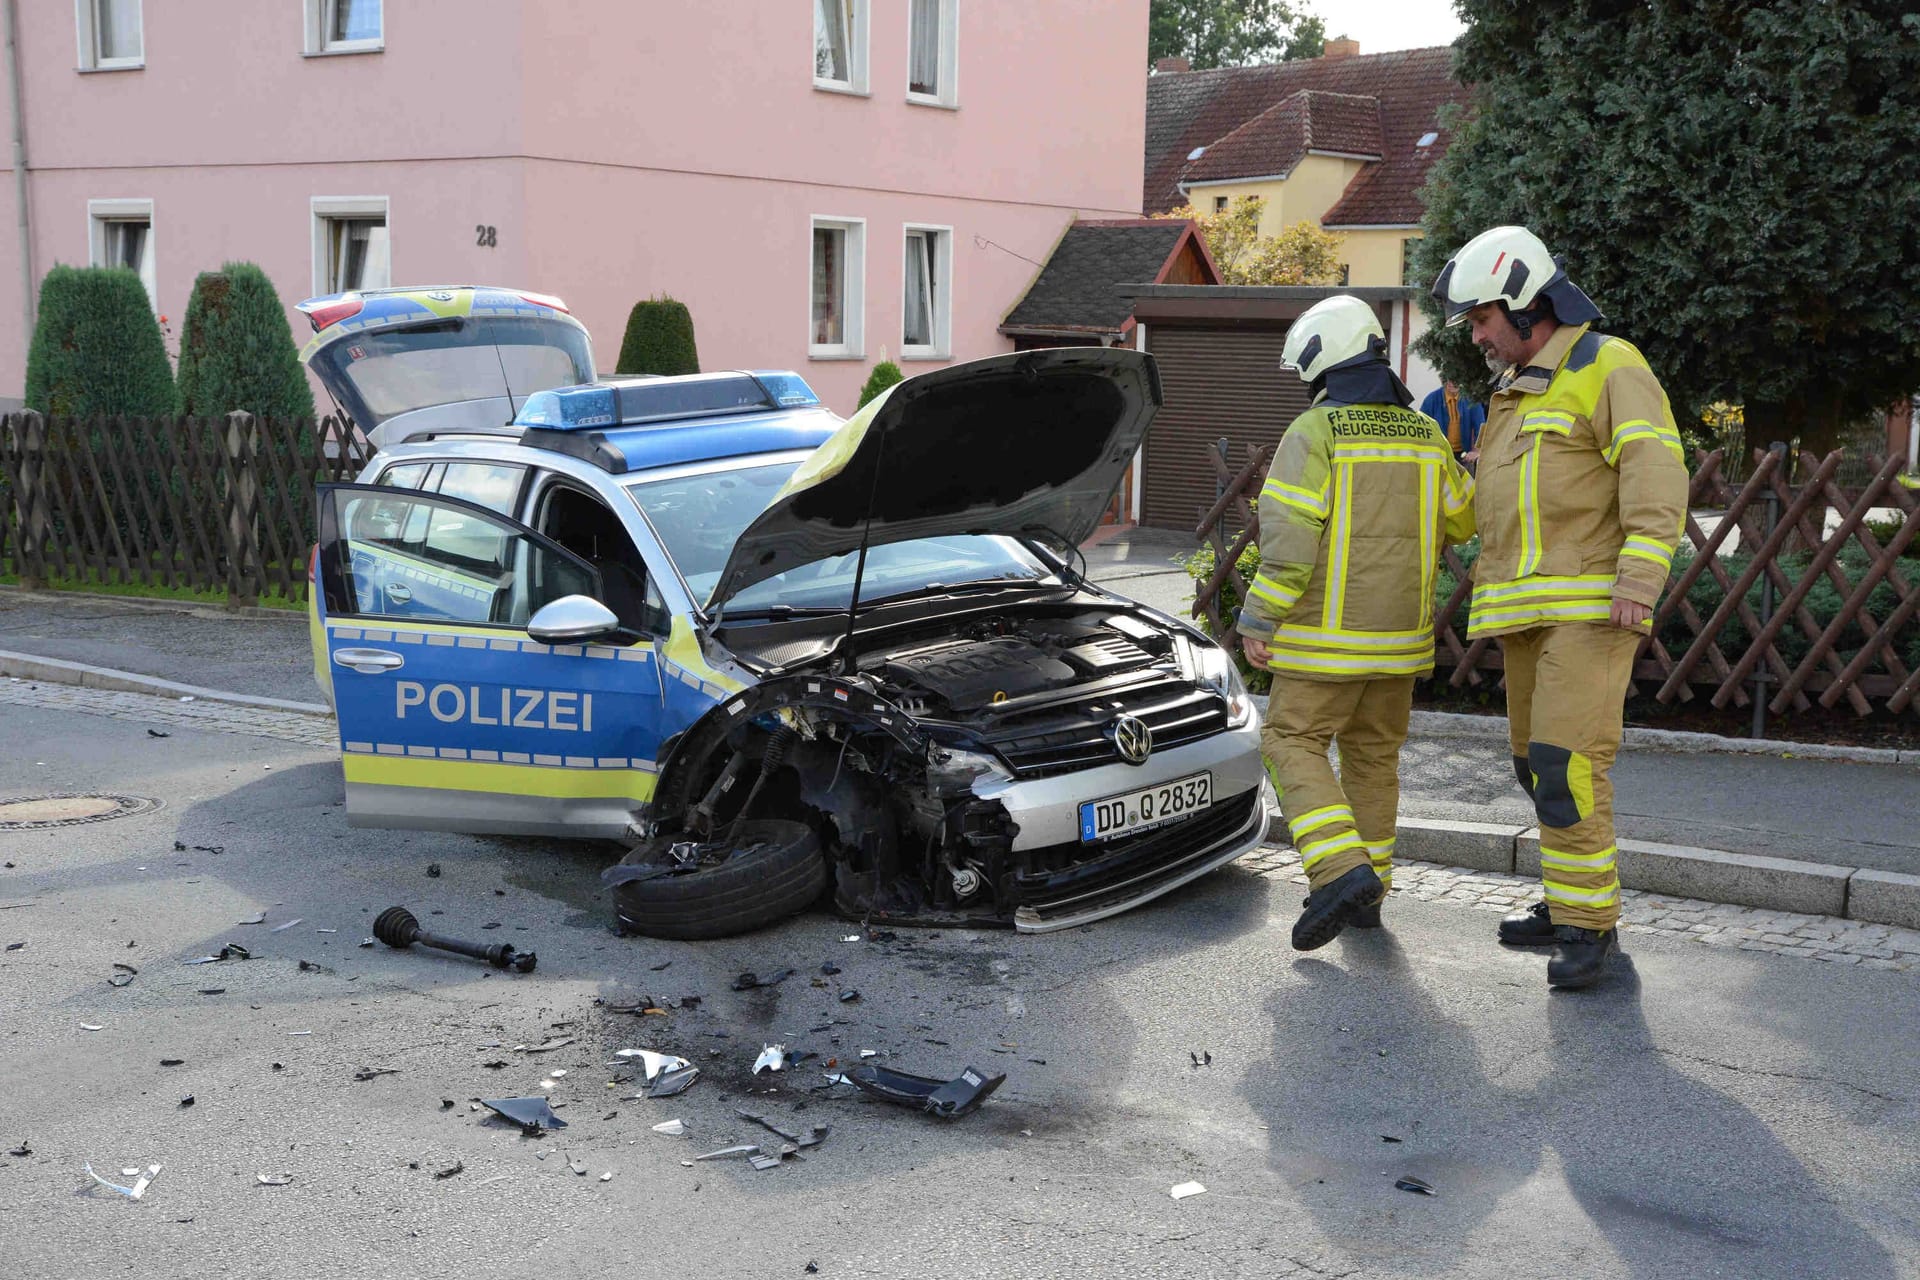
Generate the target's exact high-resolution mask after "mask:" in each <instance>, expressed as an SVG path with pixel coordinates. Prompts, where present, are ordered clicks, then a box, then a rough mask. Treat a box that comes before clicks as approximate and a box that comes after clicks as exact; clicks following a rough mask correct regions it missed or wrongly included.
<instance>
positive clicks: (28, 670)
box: [0, 649, 333, 720]
mask: <svg viewBox="0 0 1920 1280" xmlns="http://www.w3.org/2000/svg"><path fill="white" fill-rule="evenodd" d="M0 676H11V677H13V678H14V679H16V680H38V681H40V682H42V683H44V684H72V685H79V686H80V687H82V688H85V689H105V690H109V691H111V692H115V693H147V694H153V695H155V696H157V697H162V698H192V699H194V700H195V701H197V702H222V703H227V704H229V705H232V706H240V707H253V708H255V709H257V710H261V711H292V712H297V713H298V714H300V715H308V716H323V717H325V718H327V719H329V720H330V719H332V718H333V708H332V707H329V706H327V705H326V704H325V703H320V702H294V701H292V700H291V699H287V698H261V697H255V696H253V695H251V694H245V693H227V692H225V691H224V690H221V689H203V688H201V687H200V686H198V685H191V684H180V683H178V682H177V681H173V680H162V679H160V678H159V677H158V676H143V675H136V674H135V673H133V672H131V671H115V670H113V669H112V668H110V667H90V666H88V665H86V664H85V663H81V662H67V661H65V660H64V659H61V658H42V657H38V656H36V655H34V654H30V653H11V652H9V651H7V650H4V649H0Z"/></svg>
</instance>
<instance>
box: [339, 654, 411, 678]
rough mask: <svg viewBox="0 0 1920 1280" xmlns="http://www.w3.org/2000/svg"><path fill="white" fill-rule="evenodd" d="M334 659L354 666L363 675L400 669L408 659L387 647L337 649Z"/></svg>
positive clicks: (343, 664) (342, 664)
mask: <svg viewBox="0 0 1920 1280" xmlns="http://www.w3.org/2000/svg"><path fill="white" fill-rule="evenodd" d="M333 660H334V661H335V662H337V663H339V664H340V665H341V666H343V667H352V668H353V669H354V670H355V671H358V672H359V673H360V674H361V675H366V676H370V675H375V674H377V673H379V672H382V671H398V670H399V669H400V668H401V667H403V666H405V665H406V661H407V660H406V659H405V658H403V657H401V656H400V655H399V654H397V653H389V652H388V651H387V650H385V649H336V650H334V654H333Z"/></svg>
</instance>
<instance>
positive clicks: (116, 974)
mask: <svg viewBox="0 0 1920 1280" xmlns="http://www.w3.org/2000/svg"><path fill="white" fill-rule="evenodd" d="M139 972H140V971H139V970H138V969H136V968H134V967H133V966H132V965H130V964H121V963H120V962H119V961H117V960H116V961H115V962H114V965H113V975H112V976H111V977H109V978H108V979H107V985H108V986H110V987H124V986H126V985H127V984H128V983H129V982H132V981H133V979H134V975H136V974H138V973H139Z"/></svg>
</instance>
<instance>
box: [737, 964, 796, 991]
mask: <svg viewBox="0 0 1920 1280" xmlns="http://www.w3.org/2000/svg"><path fill="white" fill-rule="evenodd" d="M792 976H793V970H791V969H782V970H780V972H778V973H776V974H774V975H773V976H772V977H768V978H762V977H760V976H758V975H757V974H755V973H753V972H751V971H749V972H746V973H743V974H741V975H740V976H739V977H737V978H735V979H734V980H733V989H734V990H735V991H752V990H753V989H754V988H755V987H774V986H778V985H779V984H781V983H782V982H785V981H786V980H787V979H788V978H791V977H792Z"/></svg>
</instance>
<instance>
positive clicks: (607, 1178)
mask: <svg viewBox="0 0 1920 1280" xmlns="http://www.w3.org/2000/svg"><path fill="white" fill-rule="evenodd" d="M600 1181H602V1182H612V1181H613V1170H611V1169H609V1170H607V1171H606V1172H605V1173H603V1174H601V1175H600Z"/></svg>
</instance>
